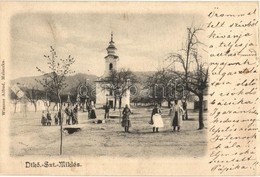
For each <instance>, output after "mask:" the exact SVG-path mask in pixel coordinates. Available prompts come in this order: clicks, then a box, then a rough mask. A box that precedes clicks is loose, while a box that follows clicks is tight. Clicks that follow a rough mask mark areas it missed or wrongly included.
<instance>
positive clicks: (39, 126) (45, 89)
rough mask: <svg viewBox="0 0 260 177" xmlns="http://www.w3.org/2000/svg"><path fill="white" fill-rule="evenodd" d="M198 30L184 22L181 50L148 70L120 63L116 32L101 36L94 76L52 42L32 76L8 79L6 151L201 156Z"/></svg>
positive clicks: (204, 89)
mask: <svg viewBox="0 0 260 177" xmlns="http://www.w3.org/2000/svg"><path fill="white" fill-rule="evenodd" d="M201 31H202V28H200V27H196V26H193V25H191V26H187V29H185V34H186V36H185V37H184V38H183V42H182V43H183V45H182V50H181V51H180V52H179V51H174V52H173V53H166V54H165V57H164V58H162V59H160V61H163V62H164V65H162V64H158V67H157V68H156V69H155V70H153V71H136V70H132V67H134V66H131V67H130V66H129V67H126V66H124V67H122V65H121V63H124V62H126V60H124V55H119V54H118V51H120V50H121V49H122V46H123V45H120V46H121V48H119V49H118V48H117V41H116V39H117V37H116V36H117V33H115V32H113V31H111V32H110V31H108V32H107V34H106V36H107V37H106V41H107V42H106V45H107V47H106V49H104V50H101V49H102V48H101V49H99V53H101V54H102V55H103V58H102V59H100V60H98V61H99V63H98V64H96V65H95V66H94V65H93V66H91V62H90V63H89V67H97V65H100V66H101V65H102V66H104V67H103V68H104V69H103V71H102V72H101V74H100V75H98V76H97V75H94V74H87V72H86V73H79V72H78V73H77V72H75V70H74V68H75V67H73V65H76V63H77V61H78V60H79V59H78V58H74V56H73V53H71V54H70V55H68V57H67V58H66V57H65V58H62V56H60V55H61V54H60V53H59V50H58V49H57V48H56V47H55V46H52V45H51V46H49V49H48V50H45V51H47V53H42V54H40V56H42V58H44V61H45V63H42V64H40V65H37V64H36V65H35V66H34V65H33V64H31V65H32V70H35V71H37V72H38V75H37V76H30V77H20V78H16V79H13V80H12V81H11V83H10V89H9V92H10V94H9V95H10V104H9V105H10V106H9V109H8V110H9V111H10V112H11V116H10V136H11V142H10V154H11V155H13V156H24V155H88V156H118V157H163V156H189V157H193V158H198V157H200V156H203V155H204V154H205V153H206V150H207V142H206V136H207V135H206V131H205V129H207V109H208V106H207V104H208V103H207V96H208V68H207V65H206V64H205V63H206V62H205V61H206V60H205V59H203V58H202V55H201V54H200V52H201V50H200V44H201V41H200V40H199V39H198V37H197V36H198V34H199V33H201ZM68 50H69V49H68ZM122 50H124V49H122ZM101 61H102V62H101ZM120 62H121V63H120ZM126 63H127V62H126ZM147 65H149V63H147ZM46 66H48V67H46ZM76 66H77V65H76ZM78 66H79V65H78ZM46 68H48V69H46Z"/></svg>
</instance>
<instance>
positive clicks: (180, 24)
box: [11, 14, 203, 79]
mask: <svg viewBox="0 0 260 177" xmlns="http://www.w3.org/2000/svg"><path fill="white" fill-rule="evenodd" d="M11 23H12V28H11V30H12V31H11V35H12V60H11V61H12V63H11V67H12V71H13V72H12V74H11V78H13V79H14V78H18V77H24V76H36V75H40V73H38V72H37V70H36V69H35V67H36V66H39V67H40V68H42V69H44V70H47V64H46V61H45V58H44V57H43V55H48V54H49V49H50V46H53V47H54V48H55V49H56V50H57V54H58V56H59V57H61V58H65V57H67V56H68V55H72V56H73V57H74V58H75V59H76V62H75V64H74V66H73V69H74V70H75V71H76V73H87V74H95V75H97V76H100V75H102V74H103V72H104V67H105V62H104V57H105V56H106V54H107V53H106V47H107V46H108V43H109V41H110V34H111V31H113V33H114V42H115V45H116V47H117V49H118V50H117V55H118V56H119V58H120V60H119V63H118V67H120V68H122V67H127V68H130V69H131V70H133V71H154V70H156V69H157V68H158V67H159V66H160V65H161V66H162V65H163V64H164V63H163V59H164V58H165V56H166V55H167V54H168V53H169V52H174V51H177V50H178V49H180V48H181V46H182V43H183V41H184V38H185V37H186V35H187V31H186V29H187V27H188V26H190V25H191V24H192V23H193V24H195V25H200V26H201V25H203V19H202V18H201V17H200V16H197V15H194V14H167V15H161V14H153V15H151V14H19V15H16V16H14V17H13V18H12V21H11ZM47 71H48V70H47Z"/></svg>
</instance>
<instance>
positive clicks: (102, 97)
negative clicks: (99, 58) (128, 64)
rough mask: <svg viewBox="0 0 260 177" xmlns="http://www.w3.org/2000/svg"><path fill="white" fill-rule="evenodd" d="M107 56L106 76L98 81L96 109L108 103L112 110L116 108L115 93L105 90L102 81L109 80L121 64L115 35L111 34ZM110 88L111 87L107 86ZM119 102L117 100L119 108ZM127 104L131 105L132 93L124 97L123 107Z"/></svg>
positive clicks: (105, 58)
mask: <svg viewBox="0 0 260 177" xmlns="http://www.w3.org/2000/svg"><path fill="white" fill-rule="evenodd" d="M106 50H107V55H106V56H105V57H104V64H105V71H104V74H103V75H102V76H101V77H99V78H98V80H97V81H96V107H97V108H100V107H103V106H104V105H106V103H108V104H109V105H110V107H111V108H113V107H114V106H115V103H114V102H115V97H114V93H113V91H111V90H110V89H105V88H104V84H105V83H103V81H102V80H104V79H106V78H107V79H108V78H109V77H110V75H111V72H112V71H113V70H117V64H118V62H119V57H118V56H117V55H116V50H117V48H116V47H115V42H114V41H113V33H111V40H110V42H109V45H108V47H107V48H106ZM107 88H109V85H108V86H107ZM118 103H119V100H118V99H117V107H118ZM125 104H128V105H129V104H130V91H129V90H128V91H126V93H125V94H124V95H123V97H122V106H124V105H125Z"/></svg>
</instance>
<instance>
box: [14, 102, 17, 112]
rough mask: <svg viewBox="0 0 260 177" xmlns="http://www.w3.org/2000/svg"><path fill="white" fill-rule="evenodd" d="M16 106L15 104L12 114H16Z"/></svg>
mask: <svg viewBox="0 0 260 177" xmlns="http://www.w3.org/2000/svg"><path fill="white" fill-rule="evenodd" d="M16 105H17V103H15V104H14V113H16Z"/></svg>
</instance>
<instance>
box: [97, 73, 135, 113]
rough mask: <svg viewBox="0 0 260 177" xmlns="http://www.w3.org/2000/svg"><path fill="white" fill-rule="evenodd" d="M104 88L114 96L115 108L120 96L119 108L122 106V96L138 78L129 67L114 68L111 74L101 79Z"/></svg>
mask: <svg viewBox="0 0 260 177" xmlns="http://www.w3.org/2000/svg"><path fill="white" fill-rule="evenodd" d="M101 83H102V84H101V88H102V90H107V89H108V90H109V91H110V92H111V93H113V96H114V102H115V105H114V110H115V109H116V105H117V98H119V108H121V104H122V97H123V96H124V95H125V94H126V92H127V90H129V89H130V88H131V87H132V86H133V85H134V84H135V83H137V78H136V76H135V75H134V73H133V72H132V71H130V70H128V69H121V70H120V71H116V70H112V71H111V73H110V76H109V77H107V78H102V79H101Z"/></svg>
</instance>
